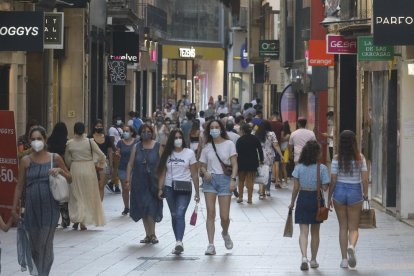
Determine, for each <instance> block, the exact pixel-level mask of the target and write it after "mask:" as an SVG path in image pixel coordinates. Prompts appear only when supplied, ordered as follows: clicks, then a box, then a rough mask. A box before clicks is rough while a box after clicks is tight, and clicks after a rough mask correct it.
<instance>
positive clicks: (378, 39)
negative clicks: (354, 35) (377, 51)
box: [373, 0, 414, 45]
mask: <svg viewBox="0 0 414 276" xmlns="http://www.w3.org/2000/svg"><path fill="white" fill-rule="evenodd" d="M397 2H398V4H397V3H396V2H395V1H390V0H375V1H373V17H374V19H373V29H374V31H373V34H374V43H375V44H376V45H414V35H413V34H414V1H413V0H398V1H397Z"/></svg>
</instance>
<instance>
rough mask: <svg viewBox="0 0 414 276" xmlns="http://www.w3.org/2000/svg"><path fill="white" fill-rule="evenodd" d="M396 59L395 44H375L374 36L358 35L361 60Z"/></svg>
mask: <svg viewBox="0 0 414 276" xmlns="http://www.w3.org/2000/svg"><path fill="white" fill-rule="evenodd" d="M393 59H394V47H393V46H378V45H375V44H374V39H373V37H372V36H359V37H358V60H359V61H384V60H393Z"/></svg>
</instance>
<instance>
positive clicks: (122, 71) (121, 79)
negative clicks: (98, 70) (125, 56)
mask: <svg viewBox="0 0 414 276" xmlns="http://www.w3.org/2000/svg"><path fill="white" fill-rule="evenodd" d="M126 80H127V62H126V61H118V60H108V83H109V84H112V85H126Z"/></svg>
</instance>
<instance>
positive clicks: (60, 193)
mask: <svg viewBox="0 0 414 276" xmlns="http://www.w3.org/2000/svg"><path fill="white" fill-rule="evenodd" d="M53 158H54V155H53V154H52V158H51V162H50V168H51V169H52V168H53ZM49 188H50V192H51V193H52V195H53V198H54V199H55V200H56V201H58V202H60V203H63V202H68V201H69V184H68V182H67V181H66V178H65V177H64V176H63V175H61V174H58V175H56V176H53V175H49Z"/></svg>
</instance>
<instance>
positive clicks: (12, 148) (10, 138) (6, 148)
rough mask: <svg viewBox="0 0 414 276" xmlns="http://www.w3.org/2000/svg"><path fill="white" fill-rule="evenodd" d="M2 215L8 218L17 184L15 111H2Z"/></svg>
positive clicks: (0, 172)
mask: <svg viewBox="0 0 414 276" xmlns="http://www.w3.org/2000/svg"><path fill="white" fill-rule="evenodd" d="M0 145H2V146H1V147H0V215H1V216H2V217H3V219H4V220H7V219H8V218H9V217H10V214H11V208H12V206H13V195H14V190H15V188H16V185H17V175H18V159H17V145H16V128H15V126H14V114H13V111H0Z"/></svg>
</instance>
